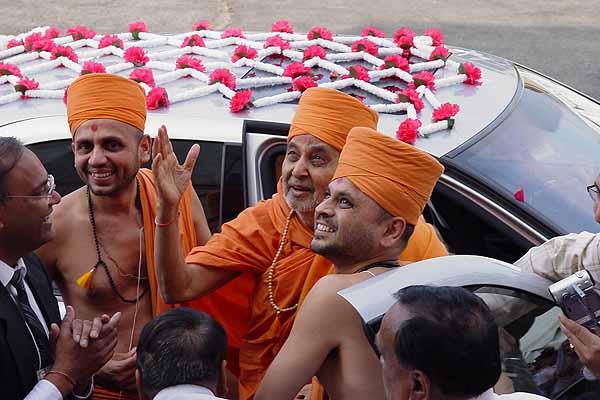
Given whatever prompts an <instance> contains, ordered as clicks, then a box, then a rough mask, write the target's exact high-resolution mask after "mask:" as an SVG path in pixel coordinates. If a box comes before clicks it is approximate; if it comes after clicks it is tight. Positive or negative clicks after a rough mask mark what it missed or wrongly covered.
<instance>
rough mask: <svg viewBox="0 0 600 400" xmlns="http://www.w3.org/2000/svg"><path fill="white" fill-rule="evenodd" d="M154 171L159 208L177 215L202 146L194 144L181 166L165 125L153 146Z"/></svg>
mask: <svg viewBox="0 0 600 400" xmlns="http://www.w3.org/2000/svg"><path fill="white" fill-rule="evenodd" d="M152 154H153V156H154V158H153V160H152V171H153V173H154V179H155V181H156V188H157V190H158V197H159V206H160V207H163V208H168V209H169V210H171V212H173V210H174V212H175V213H176V210H177V206H178V205H179V201H180V200H181V196H183V193H184V192H185V190H186V189H187V187H188V185H189V184H190V179H191V177H192V172H193V171H194V165H196V160H197V159H198V155H199V154H200V146H199V145H197V144H194V145H193V146H192V147H191V148H190V151H189V152H188V154H187V157H186V159H185V161H184V163H183V165H180V164H179V161H178V160H177V156H176V155H175V153H174V152H173V146H172V145H171V141H170V140H169V135H168V134H167V128H166V127H165V126H164V125H163V126H161V127H160V128H159V130H158V135H157V137H156V138H155V139H154V144H153V145H152Z"/></svg>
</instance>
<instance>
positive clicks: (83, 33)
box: [67, 25, 96, 40]
mask: <svg viewBox="0 0 600 400" xmlns="http://www.w3.org/2000/svg"><path fill="white" fill-rule="evenodd" d="M67 35H71V36H72V37H73V40H81V39H92V38H93V37H94V36H96V32H94V31H93V30H91V29H88V28H87V27H86V26H83V25H78V26H76V27H74V28H69V29H67Z"/></svg>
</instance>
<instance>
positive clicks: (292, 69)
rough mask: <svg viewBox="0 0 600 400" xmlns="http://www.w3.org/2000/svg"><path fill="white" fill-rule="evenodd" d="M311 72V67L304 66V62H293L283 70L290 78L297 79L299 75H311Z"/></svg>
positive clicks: (284, 74)
mask: <svg viewBox="0 0 600 400" xmlns="http://www.w3.org/2000/svg"><path fill="white" fill-rule="evenodd" d="M310 72H311V69H310V68H308V67H306V66H304V64H302V63H300V62H293V63H291V64H289V65H288V66H287V67H285V70H284V71H283V76H289V77H290V78H292V79H295V78H297V77H299V76H303V75H309V74H310Z"/></svg>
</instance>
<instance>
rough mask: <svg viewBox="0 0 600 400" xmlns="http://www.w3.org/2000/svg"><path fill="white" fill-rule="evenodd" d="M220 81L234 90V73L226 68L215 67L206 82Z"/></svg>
mask: <svg viewBox="0 0 600 400" xmlns="http://www.w3.org/2000/svg"><path fill="white" fill-rule="evenodd" d="M217 82H221V83H222V84H223V85H225V86H227V87H228V88H229V89H231V90H235V75H233V74H232V73H231V72H230V71H229V70H228V69H225V68H221V69H215V70H214V71H213V72H212V74H210V76H209V77H208V83H209V84H210V85H212V84H213V83H217Z"/></svg>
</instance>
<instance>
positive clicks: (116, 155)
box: [38, 74, 251, 399]
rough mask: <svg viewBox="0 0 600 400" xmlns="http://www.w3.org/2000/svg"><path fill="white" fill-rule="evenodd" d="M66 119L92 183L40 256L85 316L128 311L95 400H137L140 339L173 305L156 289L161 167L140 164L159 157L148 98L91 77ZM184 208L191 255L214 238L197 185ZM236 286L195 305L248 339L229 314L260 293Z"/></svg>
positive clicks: (69, 203) (75, 90)
mask: <svg viewBox="0 0 600 400" xmlns="http://www.w3.org/2000/svg"><path fill="white" fill-rule="evenodd" d="M67 117H68V122H69V127H70V130H71V134H72V135H73V143H72V149H73V154H74V157H75V168H76V170H77V173H78V174H79V176H80V177H81V179H82V181H83V182H84V184H85V185H84V186H83V187H82V188H80V189H78V190H76V191H74V192H73V193H71V194H69V195H68V196H66V197H64V198H63V201H62V202H61V204H60V205H58V206H56V208H55V212H54V213H53V218H54V226H55V229H56V236H55V238H54V239H53V240H52V241H50V242H49V243H47V244H46V245H44V246H43V247H42V248H40V249H39V250H38V253H39V255H40V256H41V257H42V259H43V260H44V263H45V264H46V266H47V268H48V269H49V271H50V274H51V276H52V277H53V279H54V280H55V281H56V282H57V284H58V286H59V288H60V290H61V292H62V295H63V297H64V298H65V301H66V303H67V304H71V305H73V306H74V307H75V308H76V309H77V311H78V314H79V315H81V316H83V318H86V319H89V318H92V317H93V316H96V315H98V314H105V313H106V314H114V313H115V312H117V311H120V312H121V313H122V318H121V324H120V328H119V342H118V344H117V348H116V351H115V355H114V357H113V358H112V360H111V361H109V362H108V363H107V364H106V366H105V367H104V368H103V369H102V370H101V371H100V372H99V373H98V374H97V375H96V391H95V393H94V398H95V399H119V398H120V399H133V398H136V399H137V395H135V393H136V389H135V369H136V359H135V345H136V343H137V340H138V336H139V334H140V332H141V329H142V328H143V326H144V325H145V323H146V322H148V321H150V320H151V319H152V318H153V316H155V315H157V314H159V313H160V312H161V311H163V310H165V309H167V308H170V307H173V306H172V305H168V304H165V303H164V302H163V301H162V298H161V297H160V293H159V291H158V289H157V282H156V279H155V268H156V266H155V264H154V233H155V229H156V227H155V218H156V204H157V194H156V189H155V186H154V178H153V175H152V172H150V171H149V170H147V169H141V168H140V166H141V165H142V164H143V163H145V162H147V161H149V160H150V158H151V155H150V150H151V141H150V137H149V136H148V135H145V134H144V125H145V121H146V96H145V93H144V91H143V89H142V88H141V87H140V86H139V84H138V83H136V82H134V81H132V80H129V79H127V78H124V77H121V76H117V75H111V74H89V75H84V76H83V77H81V78H78V79H77V80H75V81H74V82H73V83H72V84H71V86H70V87H69V89H68V97H67ZM192 153H193V154H197V153H194V152H192ZM178 210H179V211H178V212H179V217H178V224H177V225H178V230H177V234H178V235H179V236H180V237H181V240H180V241H178V245H179V246H181V247H180V251H185V252H189V251H190V250H191V249H192V248H193V247H194V246H198V245H202V244H204V243H206V241H207V240H208V239H209V238H210V231H209V229H208V225H207V223H206V219H205V217H204V211H203V209H202V205H201V203H200V200H199V199H198V196H197V195H196V193H195V192H194V190H193V189H192V188H191V185H189V183H188V184H187V186H186V188H185V191H184V193H183V196H182V200H181V202H180V204H179V207H178ZM232 284H233V285H236V287H235V288H234V289H233V290H231V291H230V290H229V289H228V287H225V288H223V289H221V291H218V292H215V293H214V294H211V295H210V296H206V297H203V298H202V299H198V300H196V301H194V302H192V303H188V304H186V305H188V306H190V307H194V308H197V309H201V310H204V311H207V312H209V313H211V314H212V315H213V316H214V317H215V318H216V319H219V320H220V321H221V322H223V324H224V325H226V326H227V327H228V328H229V329H228V334H229V337H230V338H231V340H232V341H233V342H234V343H235V342H236V340H237V342H238V344H237V345H238V346H239V342H240V339H241V337H240V335H237V336H236V332H243V331H244V330H245V325H244V323H245V319H244V318H243V317H240V318H239V319H230V318H224V317H225V316H227V317H228V316H229V315H231V314H232V313H238V314H240V313H241V314H242V315H243V313H244V312H246V310H247V305H244V304H239V305H238V304H233V303H232V302H234V301H235V299H236V296H238V295H239V293H240V292H241V293H251V291H250V287H249V286H248V287H246V288H244V287H242V286H243V285H244V282H243V281H237V282H233V283H232ZM229 287H231V286H229ZM236 324H237V325H236ZM87 329H89V327H88V328H87ZM236 338H237V339H236Z"/></svg>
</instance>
